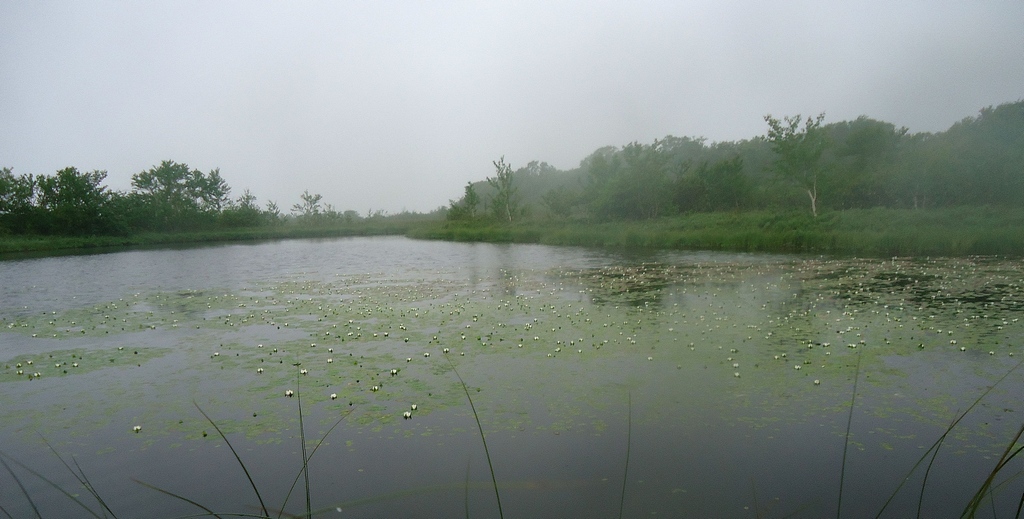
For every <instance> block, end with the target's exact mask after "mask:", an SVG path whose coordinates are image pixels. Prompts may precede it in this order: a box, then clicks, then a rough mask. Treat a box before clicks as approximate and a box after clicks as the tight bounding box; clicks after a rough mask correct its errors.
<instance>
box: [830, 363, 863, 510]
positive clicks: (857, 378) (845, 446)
mask: <svg viewBox="0 0 1024 519" xmlns="http://www.w3.org/2000/svg"><path fill="white" fill-rule="evenodd" d="M860 351H861V350H857V369H856V371H854V374H853V394H851V395H850V415H849V417H847V419H846V436H844V438H845V439H846V441H845V442H844V443H843V463H842V465H840V467H839V500H838V503H836V519H839V517H840V515H841V514H842V511H843V481H844V480H845V479H846V452H847V451H848V450H849V449H850V427H851V426H852V425H853V404H854V403H855V402H856V401H857V382H858V381H860V359H861V353H860Z"/></svg>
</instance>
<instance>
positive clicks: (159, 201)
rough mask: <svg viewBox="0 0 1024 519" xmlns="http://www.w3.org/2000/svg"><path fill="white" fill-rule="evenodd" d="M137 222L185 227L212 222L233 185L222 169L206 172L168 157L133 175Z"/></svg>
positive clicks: (169, 228)
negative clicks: (136, 199) (136, 202)
mask: <svg viewBox="0 0 1024 519" xmlns="http://www.w3.org/2000/svg"><path fill="white" fill-rule="evenodd" d="M132 187H133V188H134V191H133V194H134V195H135V196H136V197H137V198H138V202H139V203H138V205H137V206H136V209H137V210H138V211H140V213H141V214H139V215H138V217H137V218H136V219H135V223H136V225H138V226H140V227H143V228H148V229H150V230H163V231H182V230H196V229H200V228H203V227H206V226H209V224H210V223H211V222H213V221H214V220H215V218H216V215H217V213H219V212H220V210H221V208H222V207H223V206H224V205H226V204H227V203H228V201H229V199H228V193H229V192H230V188H229V187H228V185H227V182H225V181H224V179H223V178H222V177H221V176H220V170H216V169H215V170H213V171H211V172H210V173H209V174H203V172H201V171H199V170H190V169H189V167H188V165H187V164H179V163H176V162H173V161H170V160H165V161H163V162H161V163H160V165H159V166H157V167H153V168H150V169H149V170H147V171H143V172H141V173H136V174H135V175H133V176H132Z"/></svg>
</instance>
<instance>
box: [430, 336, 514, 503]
mask: <svg viewBox="0 0 1024 519" xmlns="http://www.w3.org/2000/svg"><path fill="white" fill-rule="evenodd" d="M444 358H445V360H447V361H448V365H449V366H451V367H452V371H453V372H455V376H456V377H458V378H459V383H460V384H462V390H463V391H465V392H466V400H469V408H470V409H471V410H472V411H473V418H474V419H475V420H476V428H477V429H479V430H480V441H481V442H483V444H484V454H485V455H487V468H489V469H491V482H492V483H494V498H495V499H496V500H497V501H498V517H499V518H501V519H504V517H505V514H504V513H502V511H501V494H499V493H498V478H497V477H495V476H494V464H492V463H491V451H490V450H488V449H487V438H485V437H484V427H483V426H482V425H480V415H478V414H477V413H476V406H475V405H473V398H472V397H470V396H469V388H468V387H466V381H465V380H462V375H459V370H457V369H455V363H453V362H452V359H451V357H449V356H448V354H447V353H446V354H445V355H444Z"/></svg>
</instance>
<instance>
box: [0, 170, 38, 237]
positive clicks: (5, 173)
mask: <svg viewBox="0 0 1024 519" xmlns="http://www.w3.org/2000/svg"><path fill="white" fill-rule="evenodd" d="M35 192H36V179H35V177H33V176H32V175H19V176H15V175H14V172H13V171H12V170H11V168H3V169H0V232H2V231H5V230H6V231H13V232H19V233H20V232H27V231H29V230H30V223H31V219H32V212H33V211H34V210H35V207H34V206H33V199H34V198H35Z"/></svg>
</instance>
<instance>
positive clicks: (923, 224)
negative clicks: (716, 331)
mask: <svg viewBox="0 0 1024 519" xmlns="http://www.w3.org/2000/svg"><path fill="white" fill-rule="evenodd" d="M409 235H410V236H412V237H417V238H433V239H446V240H456V241H490V242H519V243H543V244H548V245H584V246H601V247H628V248H661V249H691V250H720V251H737V252H784V253H813V254H838V255H859V256H879V257H887V256H915V255H929V256H962V255H974V254H999V255H1014V256H1018V255H1024V211H1022V210H1010V209H1002V208H1000V209H992V208H977V207H969V208H955V209H942V210H901V209H857V210H847V211H835V212H829V213H823V214H820V215H819V216H818V217H817V218H815V217H813V216H811V215H810V214H807V213H796V212H794V213H783V214H780V213H772V212H748V213H703V214H694V215H683V216H677V217H670V218H662V219H657V220H645V221H632V222H624V221H619V222H608V223H596V224H583V223H574V222H558V221H553V222H547V223H541V222H524V223H520V224H514V225H502V224H495V223H490V224H487V223H481V222H473V223H466V224H460V223H456V222H449V223H448V224H446V225H443V226H442V225H438V226H434V227H420V228H416V229H412V230H411V231H410V233H409Z"/></svg>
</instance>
